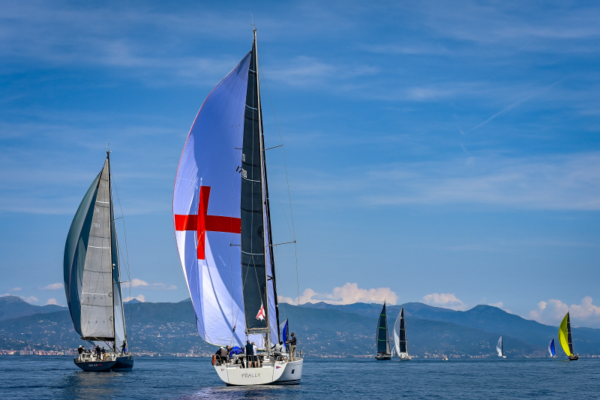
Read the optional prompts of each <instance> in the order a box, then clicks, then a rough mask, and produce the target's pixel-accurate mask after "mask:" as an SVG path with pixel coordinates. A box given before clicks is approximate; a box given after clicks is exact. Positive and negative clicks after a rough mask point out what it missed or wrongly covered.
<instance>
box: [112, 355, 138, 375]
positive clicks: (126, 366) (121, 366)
mask: <svg viewBox="0 0 600 400" xmlns="http://www.w3.org/2000/svg"><path fill="white" fill-rule="evenodd" d="M132 369H133V356H132V355H129V356H123V357H117V362H116V363H115V365H114V366H113V367H112V368H111V370H112V371H116V372H121V371H131V370H132Z"/></svg>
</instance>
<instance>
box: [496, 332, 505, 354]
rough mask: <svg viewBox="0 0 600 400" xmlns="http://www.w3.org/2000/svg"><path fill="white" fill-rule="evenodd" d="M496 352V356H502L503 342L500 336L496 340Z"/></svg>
mask: <svg viewBox="0 0 600 400" xmlns="http://www.w3.org/2000/svg"><path fill="white" fill-rule="evenodd" d="M496 351H497V352H498V356H499V357H502V356H504V341H503V340H502V336H500V339H498V343H497V344H496Z"/></svg>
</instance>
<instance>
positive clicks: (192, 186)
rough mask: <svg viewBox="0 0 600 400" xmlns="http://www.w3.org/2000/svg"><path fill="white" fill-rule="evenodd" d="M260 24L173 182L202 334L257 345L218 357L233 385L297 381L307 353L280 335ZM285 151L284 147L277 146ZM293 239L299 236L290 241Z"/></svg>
mask: <svg viewBox="0 0 600 400" xmlns="http://www.w3.org/2000/svg"><path fill="white" fill-rule="evenodd" d="M257 46H258V45H257V39H256V30H254V41H253V44H252V49H251V50H250V51H249V52H248V53H246V54H245V56H244V57H243V58H242V60H241V61H240V63H239V64H238V65H237V66H235V67H234V68H233V70H232V71H231V72H229V74H227V76H225V78H223V79H222V80H221V81H220V82H219V83H218V84H217V85H216V86H215V87H214V88H213V90H212V91H211V92H210V94H209V95H208V97H207V98H206V100H205V101H204V103H203V105H202V107H201V108H200V111H199V112H198V115H197V116H196V119H195V121H194V123H193V125H192V128H191V130H190V133H189V135H188V137H187V140H186V143H185V146H184V149H183V152H182V154H181V159H180V161H179V166H178V168H177V175H176V178H175V187H174V190H173V214H174V215H173V219H174V228H175V238H176V241H177V249H178V251H179V257H180V261H181V265H182V268H183V273H184V275H185V279H186V282H187V285H188V289H189V292H190V297H191V299H192V303H193V306H194V310H195V313H196V322H197V327H198V333H199V335H200V337H201V338H202V339H203V340H204V341H206V342H208V343H211V344H214V345H217V346H223V347H224V346H239V347H243V346H245V345H246V342H247V341H250V342H255V343H256V346H257V347H258V349H259V354H254V355H252V354H250V355H248V357H246V356H243V355H236V356H235V357H233V358H230V359H227V360H224V361H221V360H219V362H216V363H215V364H214V368H215V372H216V373H217V375H218V376H219V378H220V379H221V380H222V381H223V382H225V383H226V384H228V385H242V386H246V385H265V384H286V385H290V384H298V383H300V380H301V378H302V367H303V359H302V353H301V352H300V355H299V356H298V355H294V353H295V352H294V349H295V348H296V342H295V340H296V338H295V336H293V337H292V339H291V341H292V343H290V352H289V353H288V354H283V355H282V354H280V353H279V352H278V351H274V348H273V346H277V345H278V344H279V341H280V338H281V336H280V333H279V308H278V305H277V302H278V300H277V284H276V281H277V276H276V274H275V258H274V255H273V249H274V247H275V246H277V244H275V243H273V235H272V233H271V214H270V197H269V186H268V183H267V165H266V162H267V159H266V156H265V152H266V150H268V149H265V145H264V131H263V126H264V125H263V119H262V106H261V95H260V80H259V68H258V67H259V63H258V50H257ZM276 147H280V146H276ZM293 243H295V241H294V242H293Z"/></svg>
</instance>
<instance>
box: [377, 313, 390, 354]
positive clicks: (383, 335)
mask: <svg viewBox="0 0 600 400" xmlns="http://www.w3.org/2000/svg"><path fill="white" fill-rule="evenodd" d="M375 337H376V339H377V353H379V354H391V349H390V336H389V333H388V324H387V312H386V307H385V302H384V303H383V308H382V309H381V314H380V315H379V320H378V321H377V334H376V336H375Z"/></svg>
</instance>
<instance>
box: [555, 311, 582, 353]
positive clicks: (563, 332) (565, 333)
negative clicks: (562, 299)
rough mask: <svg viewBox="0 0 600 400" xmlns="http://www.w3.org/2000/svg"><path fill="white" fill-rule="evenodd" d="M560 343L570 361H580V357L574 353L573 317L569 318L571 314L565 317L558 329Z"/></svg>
mask: <svg viewBox="0 0 600 400" xmlns="http://www.w3.org/2000/svg"><path fill="white" fill-rule="evenodd" d="M558 341H559V342H560V345H561V346H562V348H563V350H564V352H565V354H566V355H567V356H568V357H569V360H571V361H576V360H579V355H577V354H575V352H574V351H573V338H572V337H571V317H569V313H567V315H565V317H564V318H563V320H562V322H561V323H560V327H559V328H558Z"/></svg>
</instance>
